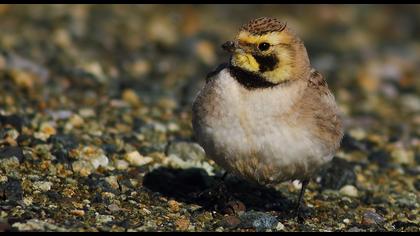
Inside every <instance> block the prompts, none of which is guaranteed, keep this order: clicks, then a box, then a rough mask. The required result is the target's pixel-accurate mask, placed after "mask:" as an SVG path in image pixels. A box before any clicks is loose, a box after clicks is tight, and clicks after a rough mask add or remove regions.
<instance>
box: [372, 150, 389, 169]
mask: <svg viewBox="0 0 420 236" xmlns="http://www.w3.org/2000/svg"><path fill="white" fill-rule="evenodd" d="M368 159H369V160H370V161H371V162H375V163H377V164H378V165H379V166H380V167H387V166H388V165H389V163H390V162H391V156H390V155H389V153H387V152H385V151H384V150H379V151H374V152H372V153H370V154H369V156H368Z"/></svg>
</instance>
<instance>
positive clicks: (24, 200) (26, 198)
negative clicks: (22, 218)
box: [23, 197, 33, 206]
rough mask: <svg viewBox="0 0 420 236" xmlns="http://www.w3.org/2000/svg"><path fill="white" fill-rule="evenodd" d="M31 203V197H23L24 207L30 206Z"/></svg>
mask: <svg viewBox="0 0 420 236" xmlns="http://www.w3.org/2000/svg"><path fill="white" fill-rule="evenodd" d="M32 202H33V199H32V197H25V198H23V204H25V206H30V205H32Z"/></svg>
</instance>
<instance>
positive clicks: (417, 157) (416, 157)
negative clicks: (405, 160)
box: [414, 153, 420, 165]
mask: <svg viewBox="0 0 420 236" xmlns="http://www.w3.org/2000/svg"><path fill="white" fill-rule="evenodd" d="M414 158H415V160H416V162H417V164H418V165H420V154H419V153H416V156H415V157H414Z"/></svg>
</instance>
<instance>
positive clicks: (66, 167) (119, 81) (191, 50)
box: [0, 5, 420, 232]
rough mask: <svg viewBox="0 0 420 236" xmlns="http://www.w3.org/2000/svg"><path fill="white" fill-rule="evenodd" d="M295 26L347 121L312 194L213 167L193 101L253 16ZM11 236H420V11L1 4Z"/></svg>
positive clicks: (0, 177)
mask: <svg viewBox="0 0 420 236" xmlns="http://www.w3.org/2000/svg"><path fill="white" fill-rule="evenodd" d="M259 16H276V17H278V18H280V19H283V20H286V21H287V22H288V25H290V26H291V27H292V28H294V29H295V30H296V31H297V32H298V34H299V35H300V36H301V38H302V39H303V40H304V41H305V44H306V46H307V48H308V52H309V54H310V58H311V60H312V64H313V65H314V66H315V67H316V68H318V69H319V70H320V71H321V72H322V73H323V74H324V75H325V77H326V78H327V81H328V83H329V86H330V87H331V88H332V91H333V92H334V94H335V96H336V99H337V101H338V102H339V104H340V108H341V110H342V112H343V114H344V115H345V125H346V134H345V137H344V140H343V142H342V147H341V149H340V151H339V152H338V153H337V154H336V157H334V159H333V161H332V162H331V163H330V164H329V165H327V166H325V167H324V168H323V169H322V170H321V171H320V172H319V174H318V176H317V177H316V178H315V179H314V180H313V181H312V182H311V183H310V185H309V187H308V190H307V192H306V195H305V201H306V204H307V205H306V207H305V208H304V209H303V210H304V214H305V216H306V220H305V222H304V223H299V222H297V221H296V220H295V218H293V217H292V209H293V206H294V202H295V201H296V199H297V196H298V192H299V188H300V186H299V184H298V183H283V184H280V185H278V186H275V188H263V187H260V186H253V185H251V184H249V183H247V182H245V181H243V180H241V179H238V178H236V177H235V176H231V175H228V177H227V178H226V180H225V185H221V184H220V177H221V176H222V174H223V170H222V169H221V168H220V167H218V166H217V165H215V164H214V162H212V161H211V160H208V159H206V157H205V153H204V151H203V149H202V148H201V147H200V146H199V145H198V144H197V143H196V142H195V141H194V137H193V136H192V128H191V103H192V99H193V98H194V95H195V94H196V93H197V91H198V89H199V88H200V87H201V86H202V85H203V83H204V77H205V75H206V74H207V72H209V71H210V70H211V69H213V68H215V67H216V66H217V65H218V64H219V63H221V62H224V61H226V60H227V55H226V54H224V53H223V52H222V50H221V49H220V45H221V44H222V43H223V42H225V41H226V40H229V39H231V38H232V37H234V35H235V34H236V30H237V29H238V27H239V26H240V25H241V24H242V23H244V22H246V21H248V20H249V19H251V18H254V17H259ZM0 22H1V26H0V29H1V31H0V94H1V95H0V231H353V232H358V231H417V232H418V231H420V230H419V228H420V215H419V205H420V203H419V201H420V194H419V190H420V175H419V174H420V165H419V164H420V78H419V70H420V67H419V66H418V65H420V56H419V55H420V44H419V41H418V39H419V38H420V7H419V6H370V5H363V6H362V5H360V6H349V5H347V6H334V5H320V6H293V5H287V6H230V5H223V6H217V5H212V6H209V5H200V6H188V5H185V6H182V5H181V6H173V5H172V6H155V5H145V6H137V5H135V6H124V5H113V6H99V5H82V6H79V5H74V6H65V5H53V6H9V5H0Z"/></svg>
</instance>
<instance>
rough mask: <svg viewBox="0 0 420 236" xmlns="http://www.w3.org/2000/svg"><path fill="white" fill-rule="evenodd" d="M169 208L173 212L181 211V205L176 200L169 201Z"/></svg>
mask: <svg viewBox="0 0 420 236" xmlns="http://www.w3.org/2000/svg"><path fill="white" fill-rule="evenodd" d="M168 206H169V209H170V210H171V211H172V212H178V211H179V209H180V208H179V207H180V204H179V202H177V201H175V200H169V201H168Z"/></svg>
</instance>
